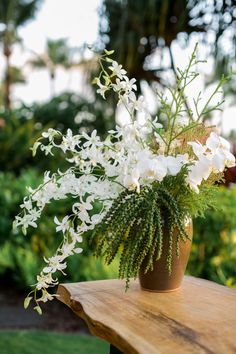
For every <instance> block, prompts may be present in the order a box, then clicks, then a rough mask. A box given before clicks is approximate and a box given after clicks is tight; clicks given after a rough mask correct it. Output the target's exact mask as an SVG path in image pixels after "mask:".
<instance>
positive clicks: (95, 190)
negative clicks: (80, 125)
mask: <svg viewBox="0 0 236 354" xmlns="http://www.w3.org/2000/svg"><path fill="white" fill-rule="evenodd" d="M111 55H112V52H108V51H105V54H103V55H101V57H100V58H99V62H100V65H101V73H100V75H99V77H97V78H96V79H95V80H94V83H95V84H96V85H98V90H97V91H98V93H100V94H101V95H102V96H103V98H104V99H105V95H106V94H108V91H109V90H113V91H114V92H115V93H116V94H117V96H118V105H120V104H121V105H123V106H124V107H125V108H126V110H127V112H128V114H129V121H128V122H126V123H123V124H122V125H117V126H116V129H115V130H112V131H109V132H108V135H107V138H106V139H105V140H104V141H101V139H100V137H99V136H97V133H96V130H95V131H93V132H92V134H91V135H88V134H87V133H86V132H82V133H79V134H75V135H73V134H72V131H71V130H68V131H67V134H66V135H62V133H61V132H60V131H57V130H54V129H49V130H48V131H47V132H44V133H43V134H42V137H41V138H40V139H38V140H37V141H36V143H35V144H34V146H33V148H32V150H33V154H35V153H36V150H37V149H38V148H40V149H41V151H43V152H44V153H45V154H46V155H48V154H53V150H54V149H59V150H61V151H62V152H63V153H64V154H65V159H66V160H67V161H68V162H69V163H70V164H71V167H69V168H68V169H67V170H66V171H60V169H58V171H57V172H56V173H50V172H49V171H47V172H45V175H44V181H43V183H42V184H41V185H40V186H39V187H38V188H36V189H34V190H32V189H30V188H29V195H28V196H26V197H25V198H24V201H23V204H22V205H21V208H22V212H21V213H20V214H19V215H18V216H16V219H15V222H14V226H15V227H22V231H23V232H24V233H26V230H27V228H28V227H29V226H32V227H37V220H38V219H39V218H40V215H41V214H42V212H43V209H44V207H45V206H46V205H47V204H48V203H51V202H53V201H56V200H60V199H65V198H67V197H68V196H72V197H73V203H72V206H71V214H69V215H65V217H64V218H63V220H58V218H57V217H56V216H55V218H54V222H55V224H56V231H57V232H61V233H62V234H63V242H62V243H61V244H60V246H59V247H58V250H57V252H56V254H55V255H53V256H52V257H50V258H48V259H45V262H46V266H45V267H44V268H43V269H42V271H41V272H40V274H39V275H38V276H37V284H36V286H35V289H34V290H33V291H32V292H31V293H30V294H29V295H28V297H27V298H26V300H25V307H27V306H28V304H29V302H30V301H31V299H33V298H34V300H35V301H36V306H35V309H36V310H37V311H38V312H39V313H41V309H40V305H39V303H40V301H43V302H45V301H47V300H52V299H53V297H54V296H55V295H52V294H50V293H49V291H48V289H49V288H50V287H51V286H55V285H56V284H58V281H57V278H56V272H58V271H59V272H62V273H63V274H64V270H65V269H66V266H67V264H66V258H67V257H69V256H71V255H73V254H74V253H80V252H82V248H81V243H82V241H83V237H86V233H87V232H88V231H91V230H93V236H92V237H93V239H92V240H93V242H95V243H96V251H95V253H96V255H97V256H100V255H104V256H105V261H106V262H107V263H108V264H109V263H111V262H112V260H113V259H114V258H115V257H116V256H119V257H120V267H119V277H121V278H124V279H126V287H128V286H129V280H130V278H133V277H134V278H135V277H137V276H138V275H139V276H140V282H141V286H142V287H143V288H146V289H149V290H154V291H171V290H174V289H176V288H178V287H179V286H180V283H181V279H182V277H183V274H184V270H185V267H186V263H187V259H188V253H189V250H190V246H191V238H192V231H191V230H192V229H191V218H192V217H195V216H197V215H203V214H204V211H205V210H206V209H207V208H208V207H211V206H214V196H215V193H216V190H217V185H216V182H217V181H219V180H220V179H222V176H223V171H224V169H225V168H226V167H231V166H234V164H235V158H234V156H233V155H232V154H231V152H230V145H229V143H228V142H227V141H226V140H225V139H223V138H222V137H220V136H219V135H218V134H217V133H216V131H215V127H214V126H207V125H205V124H203V121H204V118H205V117H206V116H207V115H209V113H210V112H211V111H213V110H215V109H220V107H221V104H222V102H218V103H217V104H215V105H213V106H210V105H211V104H212V98H213V97H214V96H215V95H217V94H218V93H219V91H220V88H221V86H222V85H223V84H224V82H225V81H226V80H227V78H224V77H223V78H222V79H221V81H220V83H219V85H218V86H217V87H216V89H215V90H214V92H213V94H212V95H211V97H210V98H209V99H208V100H207V101H206V103H205V104H203V105H202V108H201V109H200V107H199V102H200V99H201V97H200V95H199V96H198V97H197V98H196V99H195V100H194V109H193V110H191V109H190V108H189V106H188V104H187V102H186V88H187V87H188V86H189V85H190V84H191V82H192V81H194V79H195V78H196V77H197V75H198V74H197V73H196V72H195V71H194V70H193V69H194V66H195V65H196V63H197V61H196V48H195V50H194V52H193V54H192V56H191V58H190V61H189V64H188V66H187V68H186V69H185V70H183V71H182V70H178V76H177V77H176V85H175V87H174V88H171V87H169V88H167V91H168V93H167V96H165V95H164V93H157V95H158V98H159V102H160V109H159V112H160V114H159V116H160V117H161V118H162V123H161V121H160V119H159V117H156V118H155V119H153V118H152V117H151V115H150V113H149V112H148V110H147V107H146V104H145V100H144V98H143V97H142V96H140V97H138V98H137V97H136V94H135V91H136V84H135V81H136V80H135V79H131V80H130V79H129V78H128V77H127V76H126V71H125V70H124V69H123V68H122V66H121V65H119V64H118V63H117V62H115V61H113V60H112V59H111V58H110V56H111ZM58 167H59V168H60V166H58ZM33 293H34V295H33Z"/></svg>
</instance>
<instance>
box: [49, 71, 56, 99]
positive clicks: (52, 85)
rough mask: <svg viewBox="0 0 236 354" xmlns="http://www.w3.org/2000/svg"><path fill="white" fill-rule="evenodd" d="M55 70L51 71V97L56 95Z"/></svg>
mask: <svg viewBox="0 0 236 354" xmlns="http://www.w3.org/2000/svg"><path fill="white" fill-rule="evenodd" d="M55 76H56V75H55V71H54V70H53V71H50V91H51V98H53V97H54V96H55Z"/></svg>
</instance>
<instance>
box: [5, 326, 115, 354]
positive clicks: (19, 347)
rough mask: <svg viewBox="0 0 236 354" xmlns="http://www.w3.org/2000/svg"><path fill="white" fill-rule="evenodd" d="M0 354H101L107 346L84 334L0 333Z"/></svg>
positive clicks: (106, 350) (99, 340) (106, 349)
mask: <svg viewBox="0 0 236 354" xmlns="http://www.w3.org/2000/svg"><path fill="white" fill-rule="evenodd" d="M0 348H1V354H38V353H42V352H43V353H44V354H64V353H67V354H74V353H76V352H77V353H79V354H88V353H89V354H102V353H106V352H107V353H108V350H109V349H108V344H107V343H106V342H104V341H102V340H101V339H98V338H96V337H93V336H87V335H84V334H78V333H76V334H65V333H52V332H42V331H37V332H36V331H0Z"/></svg>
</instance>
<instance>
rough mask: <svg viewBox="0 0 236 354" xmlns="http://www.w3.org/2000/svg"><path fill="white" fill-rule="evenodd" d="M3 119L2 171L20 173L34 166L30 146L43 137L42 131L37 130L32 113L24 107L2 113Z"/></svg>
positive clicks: (1, 143)
mask: <svg viewBox="0 0 236 354" xmlns="http://www.w3.org/2000/svg"><path fill="white" fill-rule="evenodd" d="M1 117H2V125H1V127H0V146H1V154H0V165H1V170H5V171H15V172H16V173H18V172H19V170H20V169H21V168H26V167H27V165H32V164H33V161H32V153H31V151H30V146H31V145H33V143H34V141H35V140H36V139H37V138H38V137H39V136H40V135H41V133H42V130H41V129H37V126H35V122H34V120H33V119H31V114H30V112H29V111H28V110H27V109H25V108H24V107H22V109H20V110H16V111H14V112H10V111H8V112H2V116H1Z"/></svg>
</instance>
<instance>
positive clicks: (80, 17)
mask: <svg viewBox="0 0 236 354" xmlns="http://www.w3.org/2000/svg"><path fill="white" fill-rule="evenodd" d="M99 5H100V1H99V0H87V1H83V0H44V2H43V4H42V6H41V8H40V10H39V11H38V13H37V15H36V18H35V20H33V21H30V22H29V23H27V24H26V25H25V26H24V27H22V28H21V29H20V30H19V36H20V37H21V38H23V48H22V47H21V46H17V47H15V49H14V52H13V56H12V63H13V64H14V65H16V66H20V67H22V68H23V72H24V73H25V76H26V77H27V84H26V85H25V84H24V85H16V86H15V87H14V91H13V95H14V98H15V99H20V100H23V101H24V102H26V103H31V102H33V101H45V100H47V99H49V98H50V83H49V75H48V72H47V71H46V70H40V71H38V70H32V69H31V67H30V66H29V65H28V64H26V63H27V61H28V60H29V59H30V58H31V59H32V58H33V57H34V54H33V52H35V53H43V52H44V50H45V44H46V40H47V39H48V38H49V39H59V38H68V44H69V45H70V46H72V47H78V46H82V45H83V44H84V43H87V44H90V43H93V42H94V41H95V40H96V38H97V33H98V21H99V17H98V7H99ZM1 64H2V65H4V63H3V61H0V65H1ZM55 86H56V93H60V92H62V91H63V90H65V89H70V90H74V91H76V92H81V91H82V90H81V86H82V78H81V75H80V73H79V72H78V70H71V71H70V72H68V71H67V72H66V71H64V70H62V69H58V70H57V76H56V85H55Z"/></svg>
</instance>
